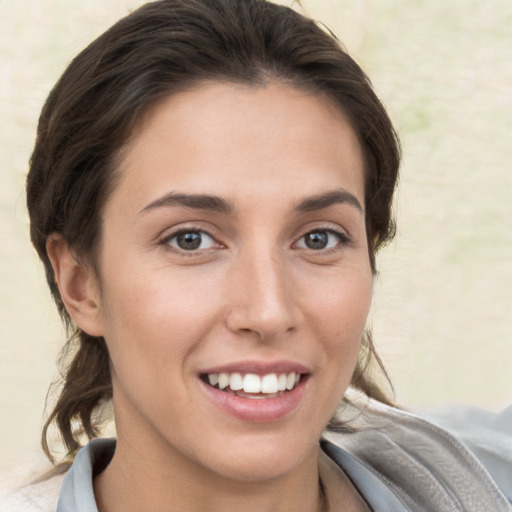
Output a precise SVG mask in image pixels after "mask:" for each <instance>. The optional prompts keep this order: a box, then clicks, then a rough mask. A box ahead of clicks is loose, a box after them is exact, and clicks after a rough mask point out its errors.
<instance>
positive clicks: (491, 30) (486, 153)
mask: <svg viewBox="0 0 512 512" xmlns="http://www.w3.org/2000/svg"><path fill="white" fill-rule="evenodd" d="M141 3H143V2H141V1H137V0H108V1H105V0H0V121H1V122H0V162H1V167H0V173H1V174H0V176H1V179H0V461H1V462H0V464H1V466H0V476H1V474H4V475H6V474H7V472H8V471H10V470H11V468H12V467H13V466H14V465H23V464H25V465H27V464H30V463H31V461H32V460H35V459H37V457H38V456H37V455H36V454H37V450H38V441H39V432H40V429H41V425H42V422H43V404H44V400H45V396H46V392H47V389H48V385H49V383H50V382H51V381H52V379H54V378H55V377H56V376H57V370H56V366H55V361H56V358H57V354H58V351H59V348H60V347H61V346H62V344H63V341H64V333H63V330H62V328H61V326H60V324H59V320H58V317H57V314H56V312H55V308H54V307H53V304H52V303H51V300H50V297H49V292H48V290H47V287H46V283H45V281H44V276H43V270H42V266H41V264H40V263H39V262H38V260H37V258H36V256H35V253H34V251H33V249H32V248H31V246H30V242H29V240H28V219H27V214H26V210H25V198H24V180H25V174H26V171H27V165H28V159H29V156H30V152H31V149H32V146H33V141H34V134H35V128H36V123H37V118H38V115H39V111H40V109H41V107H42V104H43V101H44V99H45V98H46V96H47V94H48V92H49V90H50V88H51V87H52V85H53V84H54V82H55V81H56V79H57V78H58V76H59V75H60V73H61V72H62V71H63V69H64V67H65V65H66V64H67V63H68V62H69V61H70V59H71V58H72V57H73V56H74V55H75V54H76V53H77V52H78V51H79V50H80V49H82V48H83V47H84V46H85V45H86V44H87V43H88V42H90V41H91V40H92V39H93V38H94V37H95V36H97V35H99V34H100V33H101V32H102V31H103V30H105V29H106V28H107V27H108V26H110V24H111V23H112V22H114V21H115V20H116V19H118V18H119V17H121V16H122V15H124V14H126V13H127V12H128V11H129V10H130V9H133V8H135V7H136V6H137V5H140V4H141ZM282 3H287V2H282ZM289 3H291V0H290V2H288V4H289ZM302 3H303V6H304V8H305V10H306V11H307V12H309V13H310V14H311V15H312V16H313V17H315V18H318V19H320V20H321V21H323V22H324V23H325V24H326V25H328V26H329V27H330V28H332V29H333V31H334V32H335V33H336V34H337V35H338V36H339V37H340V39H341V40H342V41H343V42H344V44H345V45H346V46H347V48H348V50H349V51H350V52H351V53H352V55H353V56H354V57H355V58H356V60H357V61H358V62H359V63H360V64H361V65H362V67H363V68H364V69H365V71H366V72H367V73H368V74H369V76H370V78H371V79H372V81H373V83H374V86H375V88H376V90H377V93H378V94H379V96H380V97H381V98H382V100H383V101H384V103H385V104H386V105H387V107H388V109H389V112H390V115H391V117H392V118H393V120H394V122H395V124H396V127H397V129H398V131H399V133H400V136H401V138H402V143H403V146H404V155H405V157H404V162H403V166H402V178H401V184H400V188H399V191H398V195H397V201H396V211H397V214H398V226H399V228H398V234H397V239H396V242H395V243H393V244H392V245H391V246H390V247H388V248H386V249H385V250H384V252H383V253H382V254H381V256H380V258H379V268H380V271H381V272H380V275H379V277H378V279H377V281H376V287H375V297H374V307H373V313H372V319H371V322H372V324H373V326H374V333H375V339H376V343H377V347H378V349H379V351H380V353H381V355H382V356H383V358H384V360H385V362H386V365H387V367H388V369H389V371H390V374H391V377H392V379H393V382H394V384H395V386H396V391H397V399H398V401H399V402H400V403H402V404H406V405H407V406H412V407H420V408H423V407H431V406H439V405H441V404H450V403H454V402H465V403H469V404H473V405H478V406H482V407H486V408H490V409H495V410H497V409H499V408H500V407H503V406H505V405H506V404H507V403H509V402H511V401H512V372H511V371H510V368H511V366H512V335H511V332H512V313H511V311H512V169H511V162H512V3H511V2H510V1H509V0H493V1H489V0H453V1H450V2H446V1H445V0H366V1H363V0H324V1H321V0H303V2H302ZM28 461H30V462H28ZM4 478H5V477H4Z"/></svg>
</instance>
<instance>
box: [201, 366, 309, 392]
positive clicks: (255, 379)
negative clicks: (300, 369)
mask: <svg viewBox="0 0 512 512" xmlns="http://www.w3.org/2000/svg"><path fill="white" fill-rule="evenodd" d="M300 377H301V375H300V373H295V372H290V373H288V374H286V373H280V374H277V373H268V374H266V375H261V376H260V375H257V374H255V373H246V374H245V375H243V374H241V373H237V372H235V373H209V374H208V382H209V383H210V385H211V386H214V387H215V386H217V385H218V388H219V389H221V390H223V389H226V388H227V387H228V386H229V388H230V390H231V391H243V393H251V394H254V395H257V394H260V395H261V394H264V395H268V396H260V397H254V398H273V397H275V396H278V395H277V394H278V393H279V392H282V391H286V390H288V391H291V390H292V389H293V388H294V387H295V386H296V385H297V384H298V383H299V382H300Z"/></svg>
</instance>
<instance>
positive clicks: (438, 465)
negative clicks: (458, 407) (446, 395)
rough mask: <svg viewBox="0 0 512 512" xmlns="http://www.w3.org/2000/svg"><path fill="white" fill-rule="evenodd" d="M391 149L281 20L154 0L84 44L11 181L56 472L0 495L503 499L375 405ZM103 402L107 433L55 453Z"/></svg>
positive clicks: (356, 89)
mask: <svg viewBox="0 0 512 512" xmlns="http://www.w3.org/2000/svg"><path fill="white" fill-rule="evenodd" d="M399 153H400V151H399V145H398V141H397V139H396V136H395V134H394V131H393V128H392V126H391V123H390V121H389V119H388V117H387V115H386V113H385V110H384V109H383V107H382V105H381V104H380V102H379V100H378V99H377V98H376V96H375V94H374V93H373V91H372V89H371V87H370V85H369V82H368V80H367V78H366V77H365V75H364V73H363V72H362V71H361V70H360V68H359V67H358V66H357V65H356V64H355V63H354V61H353V60H352V59H351V58H350V57H349V56H348V55H347V54H346V53H345V52H344V51H343V50H342V49H341V48H340V46H339V44H338V43H337V42H336V41H335V40H334V39H333V38H332V37H331V36H329V35H328V34H326V33H325V32H324V31H322V30H321V29H320V28H318V27H317V26H316V25H315V24H314V23H313V22H311V21H310V20H307V19H305V18H303V17H302V16H300V15H298V14H297V13H295V12H293V11H292V10H290V9H288V8H285V7H280V6H277V5H274V4H271V3H268V2H265V1H261V0H226V1H222V2H219V1H214V0H167V1H165V0H164V1H157V2H153V3H149V4H147V5H145V6H144V7H142V8H140V9H139V10H137V11H135V12H134V13H132V14H131V15H130V16H128V17H126V18H125V19H123V20H121V21H120V22H118V23H117V24H116V25H115V26H114V27H112V28H111V29H110V30H109V31H107V32H106V33H105V34H103V35H102V36H101V37H100V38H98V39H97V40H96V41H94V42H93V43H92V44H91V45H90V46H89V47H88V48H86V49H85V50H84V51H83V52H82V53H81V54H80V55H79V56H78V57H77V58H76V59H75V60H74V61H73V62H72V63H71V64H70V66H69V68H68V69H67V70H66V72H65V73H64V75H63V76H62V78H61V79H60V81H59V82H58V84H57V85H56V86H55V88H54V90H53V91H52V93H51V94H50V97H49V98H48V101H47V103H46V105H45V107H44V109H43V112H42V115H41V119H40V124H39V129H38V138H37V142H36V147H35V149H34V153H33V156H32V161H31V169H30V173H29V176H28V181H27V202H28V207H29V213H30V217H31V236H32V240H33V243H34V246H35V247H36V249H37V251H38V254H39V255H40V257H41V259H42V261H43V262H44V264H45V267H46V272H47V277H48V282H49V285H50V288H51V290H52V293H53V296H54V298H55V300H56V303H57V306H58V308H59V311H60V313H61V315H62V317H63V319H64V321H65V322H66V324H67V326H68V327H69V330H70V335H71V336H70V342H69V343H70V344H74V343H76V344H77V345H78V349H77V351H76V354H74V355H73V360H72V361H71V362H70V364H69V366H68V369H67V373H66V376H65V383H64V387H63V390H62V393H61V395H60V397H59V400H58V402H57V404H56V406H55V409H54V411H53V413H52V414H51V415H50V418H49V420H48V423H47V426H46V428H45V432H44V434H43V436H44V437H43V445H44V447H45V450H46V451H47V453H48V454H49V455H50V451H49V448H48V445H47V442H46V433H47V432H46V431H47V429H48V427H49V426H50V425H51V424H53V423H54V422H55V423H56V424H57V426H58V428H59V430H60V431H61V434H62V438H63V441H64V443H65V445H66V447H67V449H68V450H69V457H68V460H69V462H71V461H73V459H74V461H73V465H72V467H71V469H69V471H68V472H67V474H66V476H65V478H64V481H63V482H62V478H61V477H53V478H52V479H50V480H46V481H44V482H42V483H40V484H36V485H34V486H32V487H29V488H26V489H25V490H23V491H22V492H21V494H19V495H17V496H14V497H13V498H12V503H14V501H15V500H17V501H18V502H20V501H22V500H24V499H25V501H24V502H23V507H24V508H23V510H53V509H54V508H55V502H56V501H57V500H58V505H57V510H58V511H59V512H63V511H70V510H83V511H86V510H87V511H94V510H98V511H100V512H103V511H109V512H115V511H116V510H124V511H130V510H148V511H151V510H159V511H162V510H178V511H189V510H190V511H193V510H212V511H214V510H220V509H222V510H231V509H233V510H234V509H237V510H239V509H243V510H258V511H265V510H279V511H285V510H305V511H310V510H311V511H313V510H349V511H356V510H357V511H359V510H393V511H397V510H508V509H510V504H509V502H508V500H507V498H506V496H505V494H504V493H505V492H508V490H507V489H503V491H502V490H500V489H499V488H498V485H497V483H501V480H500V479H499V478H496V477H494V474H495V473H498V472H500V471H501V470H502V468H503V467H504V466H502V465H500V464H499V463H498V464H495V465H494V466H492V468H489V471H490V473H489V472H488V470H487V469H486V468H485V467H484V465H482V464H481V463H480V462H479V461H478V460H477V459H476V458H475V456H474V455H473V454H472V453H471V452H470V451H469V450H468V449H467V448H466V447H464V446H463V445H461V444H460V443H459V442H458V441H457V440H456V439H455V438H453V437H451V436H450V435H449V434H448V433H447V432H445V431H441V430H440V429H438V428H437V427H434V426H433V425H431V424H429V423H426V422H424V421H423V420H420V419H418V418H416V417H414V416H412V415H409V414H407V413H403V412H400V411H398V410H396V409H393V407H391V405H390V402H389V399H388V398H386V394H385V393H384V392H383V391H381V390H380V388H379V386H378V385H377V383H376V382H375V381H374V380H373V379H372V374H371V373H370V370H371V369H372V367H374V366H377V367H378V366H379V359H378V357H377V356H376V354H375V351H374V348H373V345H372V343H371V337H370V335H369V333H368V332H365V331H364V329H365V322H366V317H367V314H368V309H369V305H370V301H371V294H372V277H373V274H374V272H375V254H376V252H377V251H378V249H379V248H380V247H381V246H382V245H383V244H384V243H386V242H387V241H389V240H390V239H391V238H392V235H393V231H394V229H393V221H392V219H391V214H390V206H391V200H392V195H393V191H394V188H395V185H396V179H397V170H398V163H399ZM361 340H362V341H361ZM70 346H72V345H70ZM349 386H352V389H351V390H349V391H347V390H348V388H349ZM342 399H343V402H344V405H343V406H342V407H341V412H340V413H339V414H338V415H337V416H335V417H334V415H335V411H336V409H337V406H338V404H339V403H340V402H341V401H342ZM110 400H112V403H113V407H114V414H115V420H116V429H117V442H114V441H113V440H96V441H92V442H90V443H89V444H87V446H86V447H85V448H83V449H82V450H81V451H79V452H78V450H79V448H80V445H81V442H80V441H81V439H80V436H81V433H82V431H83V432H85V434H86V435H87V436H88V437H89V438H94V437H96V433H97V411H98V409H99V408H100V407H101V406H102V405H103V404H104V403H105V402H108V401H110ZM326 426H328V430H330V431H331V432H333V433H332V434H331V435H330V437H329V440H323V441H322V442H321V444H320V442H319V441H320V439H321V438H322V433H323V432H324V430H325V429H326ZM334 432H337V434H334ZM77 452H78V454H77ZM491 473H492V474H491ZM461 474H462V475H463V476H462V477H461ZM56 488H58V491H57V492H56ZM34 502H36V503H37V502H39V503H40V505H39V508H34ZM8 506H11V505H8ZM30 507H32V508H30ZM36 507H37V505H36ZM45 507H46V508H45ZM457 507H458V508H457Z"/></svg>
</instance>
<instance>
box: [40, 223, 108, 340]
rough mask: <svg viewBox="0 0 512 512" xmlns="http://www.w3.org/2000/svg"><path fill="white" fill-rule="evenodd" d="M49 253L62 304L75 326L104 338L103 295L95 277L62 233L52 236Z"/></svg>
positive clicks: (49, 239) (48, 246)
mask: <svg viewBox="0 0 512 512" xmlns="http://www.w3.org/2000/svg"><path fill="white" fill-rule="evenodd" d="M46 252H47V253H48V257H49V258H50V261H51V264H52V267H53V272H54V275H55V282H56V283H57V287H58V288H59V292H60V296H61V298H62V302H63V303H64V306H65V307H66V310H67V312H68V313H69V315H70V316H71V318H72V319H73V321H74V322H75V324H76V325H77V326H78V327H80V329H82V331H85V332H86V333H87V334H89V335H91V336H103V329H102V324H101V319H100V309H99V304H100V302H99V299H100V295H99V290H98V285H97V282H96V278H95V276H94V275H93V273H92V272H91V271H90V269H87V268H85V266H84V265H82V264H80V263H79V262H78V260H77V258H76V257H75V254H74V253H73V251H72V250H71V248H70V247H69V245H68V243H67V242H66V241H65V240H64V238H63V236H62V235H60V234H59V233H52V234H51V235H50V236H49V237H48V240H47V241H46Z"/></svg>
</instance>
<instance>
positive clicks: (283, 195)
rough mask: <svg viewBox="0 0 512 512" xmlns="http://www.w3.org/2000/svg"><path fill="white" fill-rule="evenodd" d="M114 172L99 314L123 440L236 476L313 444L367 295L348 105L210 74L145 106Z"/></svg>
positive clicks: (264, 474)
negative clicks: (221, 80) (214, 79)
mask: <svg viewBox="0 0 512 512" xmlns="http://www.w3.org/2000/svg"><path fill="white" fill-rule="evenodd" d="M120 173H121V179H120V181H119V182H118V184H117V185H116V188H115V190H114V191H113V193H112V195H111V197H110V198H109V200H108V202H107V204H106V207H105V210H104V215H103V239H102V245H101V251H100V257H99V269H100V275H101V280H100V283H99V286H98V287H99V289H100V291H99V296H98V297H97V302H98V304H99V315H98V317H97V319H96V320H95V321H96V322H97V333H101V334H102V335H103V336H104V337H105V339H106V342H107V345H108V348H109V351H110V355H111V359H112V378H113V386H114V407H115V413H116V422H117V430H118V439H119V441H118V446H119V448H118V449H119V450H121V449H122V446H130V447H131V449H132V453H134V454H137V457H139V460H140V461H141V462H140V463H141V464H143V460H144V458H145V457H148V458H149V457H153V460H154V459H155V457H160V458H162V457H163V456H165V457H164V458H166V460H174V461H179V464H180V465H181V468H182V469H184V468H186V467H190V468H196V470H197V469H199V468H202V470H204V471H205V474H206V475H207V474H216V475H223V476H228V477H235V478H238V479H242V480H258V479H260V480H261V479H267V478H274V477H278V476H280V475H285V474H287V473H288V472H290V471H292V470H293V469H294V468H298V467H299V466H300V465H301V464H304V463H305V461H307V460H310V459H311V457H316V450H317V442H318V438H319V436H320V434H321V432H322V430H323V428H324V427H325V425H326V423H327V422H328V420H329V418H330V417H331V415H332V414H333V412H334V410H335V408H336V406H337V404H338V402H339V401H340V399H341V398H342V395H343V392H344V390H345V389H346V387H347V386H348V384H349V382H350V379H351V376H352V373H353V370H354V367H355V364H356V360H357V355H358V350H359V345H360V340H361V334H362V331H363V328H364V324H365V320H366V317H367V313H368V309H369V305H370V300H371V293H372V273H371V269H370V264H369V258H368V247H367V241H366V234H365V216H364V187H363V162H362V155H361V149H360V147H359V144H358V142H357V140H356V137H355V135H354V133H353V131H352V129H351V128H350V126H349V125H348V124H347V122H346V121H345V120H344V118H343V117H342V115H341V114H340V112H339V109H337V108H336V106H335V105H334V104H333V103H331V102H330V101H329V100H327V99H326V98H323V97H321V96H318V95H312V94H308V93H306V92H304V91H301V90H297V89H294V88H291V87H289V86H286V85H277V84H274V85H268V86H265V87H249V86H241V85H228V84H218V83H213V84H212V83H210V84H205V85H202V86H200V87H198V88H195V89H194V90H191V91H188V92H183V93H179V94H176V95H173V96H172V97H170V98H168V99H167V100H165V101H164V102H162V103H161V104H159V105H158V106H156V107H155V108H154V109H153V110H152V111H151V112H150V113H148V114H147V115H146V117H145V119H144V121H143V123H142V124H141V126H140V128H139V130H138V132H137V133H136V134H135V136H134V137H133V139H132V141H131V142H130V143H129V145H128V146H127V148H126V151H125V153H124V156H123V158H122V161H121V164H120ZM297 381H298V382H297ZM224 386H226V387H224ZM220 387H223V389H220ZM240 387H242V389H240ZM283 388H285V389H283ZM290 388H291V389H290ZM162 454H163V455H162ZM167 455H169V457H167Z"/></svg>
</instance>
